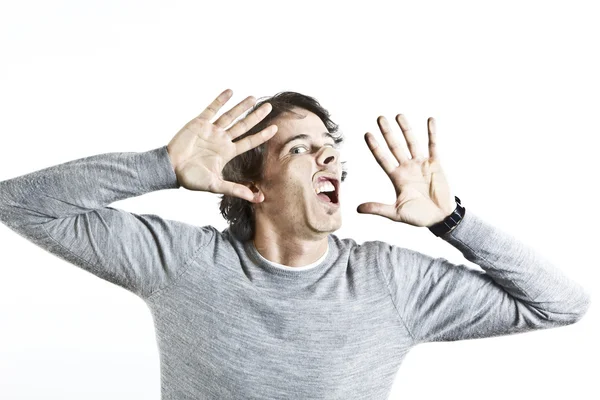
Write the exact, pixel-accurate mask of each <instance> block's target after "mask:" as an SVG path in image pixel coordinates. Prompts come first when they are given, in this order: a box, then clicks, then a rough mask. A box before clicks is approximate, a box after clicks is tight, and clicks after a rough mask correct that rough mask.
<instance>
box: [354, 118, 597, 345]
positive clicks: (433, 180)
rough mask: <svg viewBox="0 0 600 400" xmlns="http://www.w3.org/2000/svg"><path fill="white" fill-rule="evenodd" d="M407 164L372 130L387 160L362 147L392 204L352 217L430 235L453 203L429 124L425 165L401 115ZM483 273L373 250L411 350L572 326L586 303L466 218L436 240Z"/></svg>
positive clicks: (392, 141)
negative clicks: (386, 180) (382, 175)
mask: <svg viewBox="0 0 600 400" xmlns="http://www.w3.org/2000/svg"><path fill="white" fill-rule="evenodd" d="M396 120H397V122H398V125H400V128H401V130H402V133H403V134H404V138H405V139H406V143H407V145H408V149H409V151H410V155H411V157H410V158H409V157H408V156H407V155H406V154H405V153H404V152H403V151H402V150H401V149H400V145H399V143H398V140H397V139H396V137H395V135H393V133H392V131H391V129H390V126H389V124H388V122H387V120H386V119H385V118H384V117H380V118H379V119H378V123H379V127H380V129H381V132H382V133H383V136H384V138H385V141H386V143H387V144H388V147H389V148H390V150H391V152H392V154H393V156H394V158H395V159H396V161H398V163H399V164H400V165H398V166H396V165H395V162H394V161H393V160H391V159H390V158H389V156H387V155H386V154H384V153H383V152H382V151H381V148H380V146H379V144H378V143H377V141H376V140H375V139H374V137H373V136H372V135H371V134H369V133H367V134H366V135H365V140H366V141H367V145H368V146H369V149H370V150H371V152H372V153H373V155H374V157H375V159H376V160H377V162H378V163H379V165H381V167H382V168H383V170H384V171H385V172H386V173H387V175H388V176H389V177H390V179H391V181H392V183H393V185H394V189H395V190H396V194H397V196H398V197H397V199H396V202H395V203H394V204H391V205H388V204H381V203H374V202H370V203H364V204H361V205H360V206H359V208H358V212H363V213H371V214H376V215H381V216H384V217H387V218H389V219H391V220H393V221H396V222H403V223H407V224H410V225H414V226H420V227H425V226H427V227H431V226H433V225H434V224H436V223H439V222H440V221H443V220H444V219H445V218H446V217H447V216H449V215H450V214H452V210H454V208H455V207H456V202H455V196H452V195H451V193H450V188H449V186H448V182H447V180H446V177H445V174H444V171H443V169H442V167H441V163H440V157H439V152H438V150H437V143H436V131H435V120H434V119H433V118H429V119H428V121H427V122H428V124H427V126H428V133H429V157H424V156H422V155H421V154H420V152H419V151H418V146H417V140H416V138H415V136H414V134H413V133H412V129H411V127H410V125H409V124H408V121H406V119H405V118H404V116H403V115H402V114H398V115H397V116H396ZM441 237H442V238H443V239H444V240H446V241H448V242H449V243H450V244H452V245H454V246H455V247H456V248H458V249H459V250H460V251H461V252H462V253H463V255H464V256H465V257H466V258H467V259H468V260H469V261H472V262H474V263H475V264H477V265H479V266H480V267H481V268H483V270H484V272H480V271H476V270H473V269H469V268H467V267H466V266H465V265H454V264H451V263H450V262H448V260H446V259H444V258H435V259H434V258H432V257H429V256H427V255H425V254H421V253H418V252H416V251H413V250H408V249H403V248H399V247H396V246H390V245H387V244H380V248H379V249H378V250H379V266H380V268H381V270H382V273H383V276H384V279H385V281H386V284H387V285H388V288H389V290H390V294H391V297H392V300H393V302H394V305H395V306H396V309H397V311H398V313H399V315H400V317H401V318H402V320H403V321H404V323H405V325H406V328H407V330H408V331H409V332H410V335H411V336H412V338H413V341H414V342H415V343H420V342H426V341H440V340H446V341H451V340H459V339H471V338H479V337H486V336H497V335H506V334H511V333H517V332H523V331H527V330H532V329H543V328H550V327H555V326H560V325H566V324H570V323H573V322H575V321H577V320H578V319H579V318H581V316H583V315H584V314H585V312H586V311H587V309H588V307H589V303H590V298H589V295H588V294H587V293H585V292H584V290H583V289H582V288H581V286H579V285H578V284H576V283H575V282H572V281H570V280H569V279H568V278H567V277H566V276H564V275H563V274H562V273H561V272H560V271H559V270H558V269H557V268H556V267H554V266H553V265H552V264H551V263H550V262H548V261H547V260H545V259H543V258H542V257H541V256H540V255H539V254H536V253H535V252H534V251H533V250H532V249H530V248H528V247H526V246H525V245H523V244H522V243H519V242H518V241H517V240H516V239H515V238H513V237H511V236H509V235H508V234H506V233H504V232H501V231H500V230H499V229H494V228H493V227H492V226H490V225H488V224H486V223H485V222H484V221H482V220H481V219H479V218H478V217H477V216H476V215H474V214H473V213H472V212H470V211H469V210H468V209H466V210H465V215H464V217H463V218H462V220H461V222H460V223H459V224H458V225H457V226H455V227H454V228H453V229H452V230H451V231H449V232H447V233H445V234H444V235H442V236H441Z"/></svg>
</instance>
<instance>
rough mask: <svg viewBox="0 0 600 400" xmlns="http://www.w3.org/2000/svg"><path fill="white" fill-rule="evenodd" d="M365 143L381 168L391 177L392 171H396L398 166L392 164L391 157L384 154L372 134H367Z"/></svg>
mask: <svg viewBox="0 0 600 400" xmlns="http://www.w3.org/2000/svg"><path fill="white" fill-rule="evenodd" d="M365 141H366V142H367V146H369V150H371V153H373V156H374V157H375V160H376V161H377V163H378V164H379V166H380V167H381V168H383V170H384V171H385V173H386V174H388V175H390V174H391V173H392V171H394V169H396V165H395V164H394V163H392V161H391V160H390V159H389V157H388V156H387V155H386V154H385V153H384V152H383V150H382V148H381V146H379V143H377V141H376V140H375V137H374V136H373V134H372V133H371V132H367V133H365Z"/></svg>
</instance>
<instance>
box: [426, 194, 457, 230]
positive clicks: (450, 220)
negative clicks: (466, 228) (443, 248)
mask: <svg viewBox="0 0 600 400" xmlns="http://www.w3.org/2000/svg"><path fill="white" fill-rule="evenodd" d="M454 199H455V200H456V208H455V209H454V211H452V214H450V215H448V216H447V217H446V218H445V219H444V220H443V221H441V222H438V223H437V224H434V225H431V226H429V227H428V228H429V230H430V231H431V232H433V234H434V235H435V236H442V235H445V234H446V233H448V232H450V231H451V230H452V229H453V228H454V227H455V226H457V225H458V224H460V221H462V219H463V217H464V216H465V208H464V207H463V206H462V205H461V204H460V199H459V198H458V197H457V196H454Z"/></svg>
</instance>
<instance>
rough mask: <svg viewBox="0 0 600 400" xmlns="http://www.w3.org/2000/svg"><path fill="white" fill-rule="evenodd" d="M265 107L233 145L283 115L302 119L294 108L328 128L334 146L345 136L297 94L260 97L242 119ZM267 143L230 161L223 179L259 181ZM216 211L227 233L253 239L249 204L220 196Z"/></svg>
mask: <svg viewBox="0 0 600 400" xmlns="http://www.w3.org/2000/svg"><path fill="white" fill-rule="evenodd" d="M264 103H270V104H271V106H272V107H273V108H272V110H271V112H270V113H269V114H268V115H267V116H266V117H265V118H264V119H263V120H262V121H260V122H259V123H258V124H256V125H255V126H254V127H252V129H250V130H249V131H248V132H246V133H244V134H243V135H240V136H239V137H237V138H235V139H234V140H233V141H234V142H236V141H238V140H241V139H243V138H245V137H247V136H249V135H253V134H255V133H258V132H260V131H261V130H263V129H265V128H266V127H267V126H269V125H271V123H272V121H273V120H274V119H276V118H277V117H279V116H280V115H281V114H283V113H291V114H296V115H298V118H304V117H303V116H301V115H300V114H298V113H295V112H294V111H293V109H294V108H301V109H304V110H307V111H310V112H312V113H313V114H315V115H317V116H318V117H319V118H320V119H321V121H323V123H324V124H325V127H327V131H328V132H329V133H331V134H332V136H333V138H334V142H335V143H336V144H340V143H342V142H343V140H344V135H343V134H342V133H341V132H338V125H337V124H336V123H334V122H333V121H332V120H331V119H330V118H329V117H330V114H329V111H327V110H326V109H325V108H323V107H322V106H321V105H320V104H319V102H318V101H317V100H316V99H314V98H313V97H310V96H306V95H303V94H300V93H296V92H280V93H277V94H276V95H274V96H271V97H262V98H260V99H258V101H257V102H256V104H255V105H254V106H253V107H252V108H251V109H250V110H248V112H247V113H245V115H244V116H243V118H245V117H246V116H247V115H248V114H250V113H252V112H254V111H255V110H256V109H257V108H258V107H260V106H261V105H263V104H264ZM267 143H268V142H265V143H263V144H261V145H259V146H257V147H255V148H253V149H250V150H248V151H247V152H245V153H242V154H240V155H238V156H237V157H235V158H233V159H231V160H230V161H229V162H228V163H227V164H226V165H225V167H224V168H223V171H222V175H223V179H224V180H227V181H231V182H236V183H248V182H258V181H261V180H262V179H263V172H264V166H265V162H266V158H267V157H266V156H267ZM346 175H347V171H346V169H345V162H342V181H344V180H345V179H346ZM219 209H220V211H221V215H223V218H225V219H226V220H227V221H228V222H229V231H230V232H231V233H232V234H233V235H234V236H235V237H236V238H237V239H238V240H240V241H243V242H245V241H247V240H250V239H253V238H254V232H255V227H254V224H255V222H256V221H255V218H254V205H253V204H252V203H251V202H249V201H247V200H244V199H241V198H239V197H233V196H228V195H222V196H221V204H220V205H219Z"/></svg>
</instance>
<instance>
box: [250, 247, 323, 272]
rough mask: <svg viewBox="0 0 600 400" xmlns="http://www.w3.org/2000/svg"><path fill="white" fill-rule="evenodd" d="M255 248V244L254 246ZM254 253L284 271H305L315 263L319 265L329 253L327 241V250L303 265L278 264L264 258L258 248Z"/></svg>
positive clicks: (314, 265)
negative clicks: (315, 259)
mask: <svg viewBox="0 0 600 400" xmlns="http://www.w3.org/2000/svg"><path fill="white" fill-rule="evenodd" d="M252 246H254V241H253V242H252ZM254 248H255V249H256V246H255V247H254ZM256 253H257V254H258V256H259V257H260V258H261V259H262V260H263V261H264V262H266V263H269V264H270V265H272V266H274V267H276V268H279V269H283V270H286V271H305V270H307V269H311V268H314V267H316V266H317V265H319V263H321V261H323V260H324V259H325V257H327V253H329V243H327V250H326V251H325V254H323V256H322V257H321V258H319V259H318V260H317V261H315V262H313V263H310V264H308V265H304V266H302V267H290V266H287V265H283V264H278V263H276V262H273V261H269V260H267V259H266V258H264V257H263V256H262V255H261V254H260V253H259V252H258V250H257V251H256Z"/></svg>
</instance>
